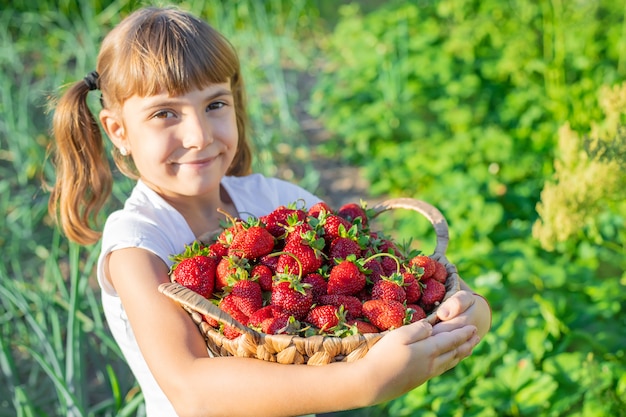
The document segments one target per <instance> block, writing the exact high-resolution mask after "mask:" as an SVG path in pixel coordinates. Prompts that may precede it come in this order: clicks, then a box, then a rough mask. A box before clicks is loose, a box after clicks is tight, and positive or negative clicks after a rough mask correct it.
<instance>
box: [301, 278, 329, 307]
mask: <svg viewBox="0 0 626 417" xmlns="http://www.w3.org/2000/svg"><path fill="white" fill-rule="evenodd" d="M302 282H303V283H305V284H309V285H311V293H312V294H313V302H314V303H316V302H317V301H318V300H319V298H320V297H321V296H323V295H326V292H327V289H328V283H327V282H326V278H324V277H323V276H322V274H318V273H316V272H313V273H310V274H307V275H306V276H305V277H304V278H302Z"/></svg>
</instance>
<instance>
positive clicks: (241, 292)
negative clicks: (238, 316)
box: [230, 279, 263, 317]
mask: <svg viewBox="0 0 626 417" xmlns="http://www.w3.org/2000/svg"><path fill="white" fill-rule="evenodd" d="M230 295H231V296H232V297H233V302H234V303H235V305H236V306H237V308H238V309H239V310H240V311H241V312H242V313H244V314H245V315H246V316H248V317H250V316H251V315H252V314H253V313H254V312H255V311H257V310H258V309H260V308H261V307H263V294H262V290H261V286H260V285H259V283H258V282H256V281H252V280H247V279H244V280H241V281H237V282H236V283H235V284H234V285H233V287H232V289H231V292H230Z"/></svg>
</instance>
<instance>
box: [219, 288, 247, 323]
mask: <svg viewBox="0 0 626 417" xmlns="http://www.w3.org/2000/svg"><path fill="white" fill-rule="evenodd" d="M219 308H220V309H222V310H223V311H225V312H226V313H228V314H229V315H230V316H231V317H232V318H234V319H235V320H237V321H238V322H239V323H241V324H243V325H244V326H245V325H247V324H248V316H247V315H245V314H244V313H243V312H242V311H241V310H240V309H239V307H238V306H237V303H236V302H235V299H234V297H233V296H232V295H231V294H229V295H227V296H226V297H224V298H222V300H221V301H220V303H219Z"/></svg>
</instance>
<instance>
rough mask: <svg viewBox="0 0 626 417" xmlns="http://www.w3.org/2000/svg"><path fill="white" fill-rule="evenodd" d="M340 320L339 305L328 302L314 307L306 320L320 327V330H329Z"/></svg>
mask: <svg viewBox="0 0 626 417" xmlns="http://www.w3.org/2000/svg"><path fill="white" fill-rule="evenodd" d="M339 320H340V313H339V307H337V306H334V305H330V304H326V305H320V306H316V307H313V308H312V309H311V310H310V311H309V313H308V314H307V316H306V320H305V321H306V322H307V323H311V324H312V325H313V326H315V327H317V328H318V329H320V332H328V331H330V330H331V329H332V328H334V327H337V325H339Z"/></svg>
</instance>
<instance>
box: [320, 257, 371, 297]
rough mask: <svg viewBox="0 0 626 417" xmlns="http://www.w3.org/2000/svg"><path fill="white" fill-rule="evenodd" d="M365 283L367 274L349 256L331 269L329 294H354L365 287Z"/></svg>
mask: <svg viewBox="0 0 626 417" xmlns="http://www.w3.org/2000/svg"><path fill="white" fill-rule="evenodd" d="M365 284H366V278H365V274H364V273H363V271H362V270H361V268H360V267H359V266H358V265H357V264H356V263H355V261H352V260H351V258H350V257H349V258H348V259H345V260H343V261H341V262H339V263H338V264H337V265H335V266H334V267H333V268H332V269H331V270H330V274H329V276H328V294H344V295H354V294H356V293H358V292H359V291H361V290H362V289H363V288H365Z"/></svg>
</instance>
